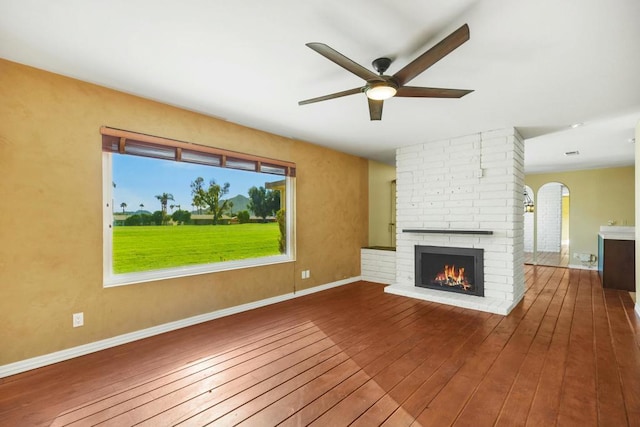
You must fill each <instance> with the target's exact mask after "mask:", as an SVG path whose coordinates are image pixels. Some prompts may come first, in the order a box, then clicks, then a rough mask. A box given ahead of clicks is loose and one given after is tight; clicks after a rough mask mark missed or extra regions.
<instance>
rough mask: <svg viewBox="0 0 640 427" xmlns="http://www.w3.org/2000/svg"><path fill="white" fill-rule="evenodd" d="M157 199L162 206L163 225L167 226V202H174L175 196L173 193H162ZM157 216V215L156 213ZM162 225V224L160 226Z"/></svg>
mask: <svg viewBox="0 0 640 427" xmlns="http://www.w3.org/2000/svg"><path fill="white" fill-rule="evenodd" d="M156 199H158V200H160V206H162V223H163V224H165V223H166V222H167V218H168V216H167V202H168V201H169V200H173V194H171V193H162V194H157V195H156ZM154 214H155V213H154ZM158 225H160V224H158Z"/></svg>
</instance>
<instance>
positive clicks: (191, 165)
mask: <svg viewBox="0 0 640 427" xmlns="http://www.w3.org/2000/svg"><path fill="white" fill-rule="evenodd" d="M101 132H102V150H103V172H104V173H103V175H104V218H105V232H104V243H105V244H104V283H105V286H116V285H123V284H130V283H138V282H145V281H150V280H158V279H164V278H172V277H180V276H187V275H194V274H201V273H207V272H213V271H221V270H227V269H233V268H244V267H250V266H255V265H264V264H271V263H278V262H285V261H290V260H292V259H293V249H294V248H293V245H292V242H293V238H292V236H293V227H292V225H293V221H292V220H291V218H292V217H293V215H292V214H293V194H294V179H293V177H294V176H295V164H293V163H290V162H285V161H280V160H274V159H265V158H260V157H256V156H252V155H247V154H242V153H235V152H231V151H226V150H220V149H215V148H211V147H207V146H201V145H196V144H190V143H186V142H182V141H175V140H169V139H165V138H159V137H154V136H149V135H144V134H137V133H132V132H128V131H122V130H118V129H112V128H106V127H103V128H102V129H101Z"/></svg>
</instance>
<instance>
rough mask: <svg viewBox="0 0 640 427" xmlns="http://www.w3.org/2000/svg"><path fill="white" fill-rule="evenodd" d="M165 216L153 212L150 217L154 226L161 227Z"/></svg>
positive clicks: (158, 212)
mask: <svg viewBox="0 0 640 427" xmlns="http://www.w3.org/2000/svg"><path fill="white" fill-rule="evenodd" d="M164 218H165V214H164V213H163V212H162V211H155V212H154V213H153V215H151V221H153V223H154V224H155V225H162V223H163V222H164Z"/></svg>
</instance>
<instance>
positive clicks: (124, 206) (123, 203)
mask: <svg viewBox="0 0 640 427" xmlns="http://www.w3.org/2000/svg"><path fill="white" fill-rule="evenodd" d="M120 207H121V208H122V213H124V208H126V207H127V204H126V203H125V202H122V203H120Z"/></svg>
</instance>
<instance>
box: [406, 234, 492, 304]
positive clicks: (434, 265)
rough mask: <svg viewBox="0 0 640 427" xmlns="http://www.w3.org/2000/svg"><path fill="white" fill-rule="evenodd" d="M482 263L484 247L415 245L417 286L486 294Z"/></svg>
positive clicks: (480, 294)
mask: <svg viewBox="0 0 640 427" xmlns="http://www.w3.org/2000/svg"><path fill="white" fill-rule="evenodd" d="M483 264H484V250H483V249H473V248H456V247H442V246H416V247H415V269H416V271H415V272H416V274H415V279H416V283H415V285H416V286H418V287H422V288H429V289H436V290H441V291H447V292H457V293H462V294H467V295H475V296H484V268H483Z"/></svg>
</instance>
